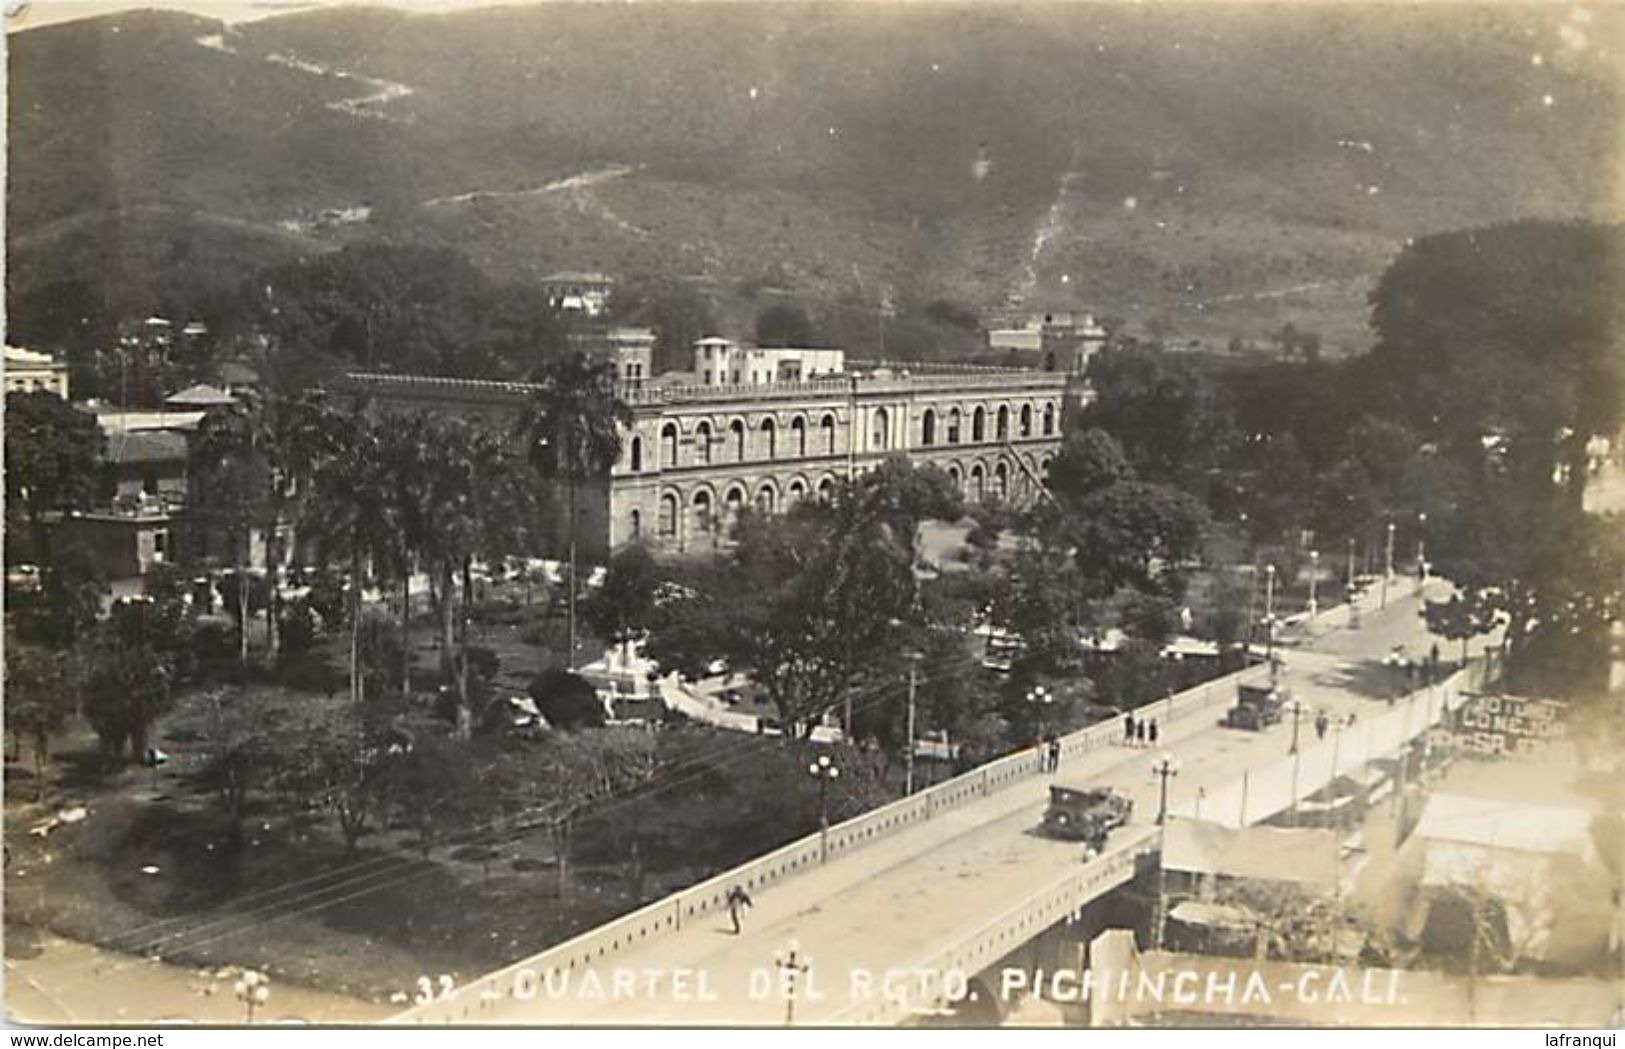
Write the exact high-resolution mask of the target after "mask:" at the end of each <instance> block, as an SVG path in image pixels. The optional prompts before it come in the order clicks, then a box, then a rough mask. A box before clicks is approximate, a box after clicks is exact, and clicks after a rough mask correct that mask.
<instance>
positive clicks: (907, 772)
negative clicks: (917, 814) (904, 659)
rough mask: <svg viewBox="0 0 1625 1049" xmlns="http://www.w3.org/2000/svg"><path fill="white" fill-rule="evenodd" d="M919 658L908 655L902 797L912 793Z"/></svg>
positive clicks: (918, 656) (912, 654)
mask: <svg viewBox="0 0 1625 1049" xmlns="http://www.w3.org/2000/svg"><path fill="white" fill-rule="evenodd" d="M921 658H922V657H921V654H920V653H918V652H910V653H908V751H907V753H906V754H905V755H904V758H903V795H904V797H908V796H911V795H913V793H914V711H915V694H916V690H917V688H918V685H919V669H920V659H921Z"/></svg>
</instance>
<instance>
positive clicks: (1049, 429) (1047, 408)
mask: <svg viewBox="0 0 1625 1049" xmlns="http://www.w3.org/2000/svg"><path fill="white" fill-rule="evenodd" d="M1054 432H1055V405H1053V404H1046V405H1044V436H1045V437H1048V436H1050V435H1051V434H1053V433H1054Z"/></svg>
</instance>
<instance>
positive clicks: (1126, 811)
mask: <svg viewBox="0 0 1625 1049" xmlns="http://www.w3.org/2000/svg"><path fill="white" fill-rule="evenodd" d="M1133 813H1134V802H1132V801H1130V800H1129V799H1128V798H1127V797H1126V796H1125V795H1124V794H1122V793H1121V792H1120V791H1116V790H1113V789H1112V788H1111V787H1062V786H1055V787H1051V788H1050V789H1049V807H1048V808H1047V809H1045V810H1044V824H1043V831H1044V833H1045V834H1048V835H1049V836H1050V837H1054V838H1065V839H1067V840H1069V841H1088V842H1091V843H1094V844H1097V845H1098V844H1100V843H1102V842H1104V841H1105V838H1106V835H1107V834H1109V833H1111V831H1113V830H1115V829H1116V828H1118V827H1121V826H1123V825H1124V824H1125V823H1127V822H1128V820H1129V817H1130V816H1131V815H1133Z"/></svg>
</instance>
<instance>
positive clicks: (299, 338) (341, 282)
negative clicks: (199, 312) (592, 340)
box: [233, 244, 561, 390]
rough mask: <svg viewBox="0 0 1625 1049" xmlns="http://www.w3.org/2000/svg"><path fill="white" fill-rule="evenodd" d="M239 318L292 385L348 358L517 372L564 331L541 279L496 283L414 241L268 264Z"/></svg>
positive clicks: (418, 368) (379, 365) (383, 367)
mask: <svg viewBox="0 0 1625 1049" xmlns="http://www.w3.org/2000/svg"><path fill="white" fill-rule="evenodd" d="M233 326H234V327H235V328H238V329H240V330H244V331H256V332H261V333H264V334H265V335H266V336H268V337H269V339H270V344H271V352H272V355H273V357H274V363H275V373H276V375H277V376H278V377H279V378H280V379H281V380H283V381H284V382H285V383H287V388H288V389H289V390H294V389H302V388H304V387H305V386H307V385H308V384H309V383H310V382H311V381H312V380H315V379H319V378H321V377H322V376H325V375H328V374H331V373H333V372H335V371H338V370H341V369H344V368H359V369H361V370H366V371H389V372H415V373H419V374H433V375H458V376H468V377H482V378H517V377H518V376H520V375H523V374H524V373H525V372H527V371H529V370H530V369H531V368H532V367H534V366H535V364H536V361H537V359H538V357H539V355H540V354H541V353H543V352H544V351H546V350H549V349H554V348H556V347H557V344H558V343H559V342H560V341H561V339H560V337H559V333H558V328H557V324H556V321H555V319H554V317H553V314H552V312H551V311H550V310H549V308H548V305H547V301H546V298H545V296H544V295H543V294H542V292H541V290H540V289H538V288H533V287H518V286H513V287H504V286H500V285H497V284H495V283H493V282H492V281H491V280H490V279H489V278H487V277H486V276H485V275H484V274H482V273H481V272H480V271H479V270H478V269H476V268H475V267H474V265H473V264H472V263H471V262H470V261H469V260H468V259H467V258H466V257H464V256H462V255H460V254H458V253H457V252H454V251H451V250H449V249H445V248H430V247H424V246H420V245H411V244H403V245H393V244H363V245H355V246H352V247H348V248H345V249H344V250H342V251H338V252H334V253H332V254H328V255H320V256H316V257H313V258H308V259H301V260H299V261H297V262H293V263H290V264H288V265H286V266H283V267H279V268H276V269H273V270H270V271H268V272H266V273H262V274H260V275H259V276H257V277H256V278H255V279H253V280H252V281H250V282H248V284H247V285H246V286H245V288H244V291H243V294H242V300H241V303H240V305H239V308H238V316H237V317H236V318H234V321H233Z"/></svg>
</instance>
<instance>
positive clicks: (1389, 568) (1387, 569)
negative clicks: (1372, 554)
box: [1382, 521, 1394, 608]
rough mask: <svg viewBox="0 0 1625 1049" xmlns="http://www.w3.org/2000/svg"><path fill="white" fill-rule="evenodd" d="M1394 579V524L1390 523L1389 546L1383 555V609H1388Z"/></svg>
mask: <svg viewBox="0 0 1625 1049" xmlns="http://www.w3.org/2000/svg"><path fill="white" fill-rule="evenodd" d="M1393 578H1394V522H1392V521H1389V522H1388V545H1387V548H1386V550H1385V552H1384V554H1383V567H1382V607H1383V608H1387V607H1388V582H1389V580H1391V579H1393Z"/></svg>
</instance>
